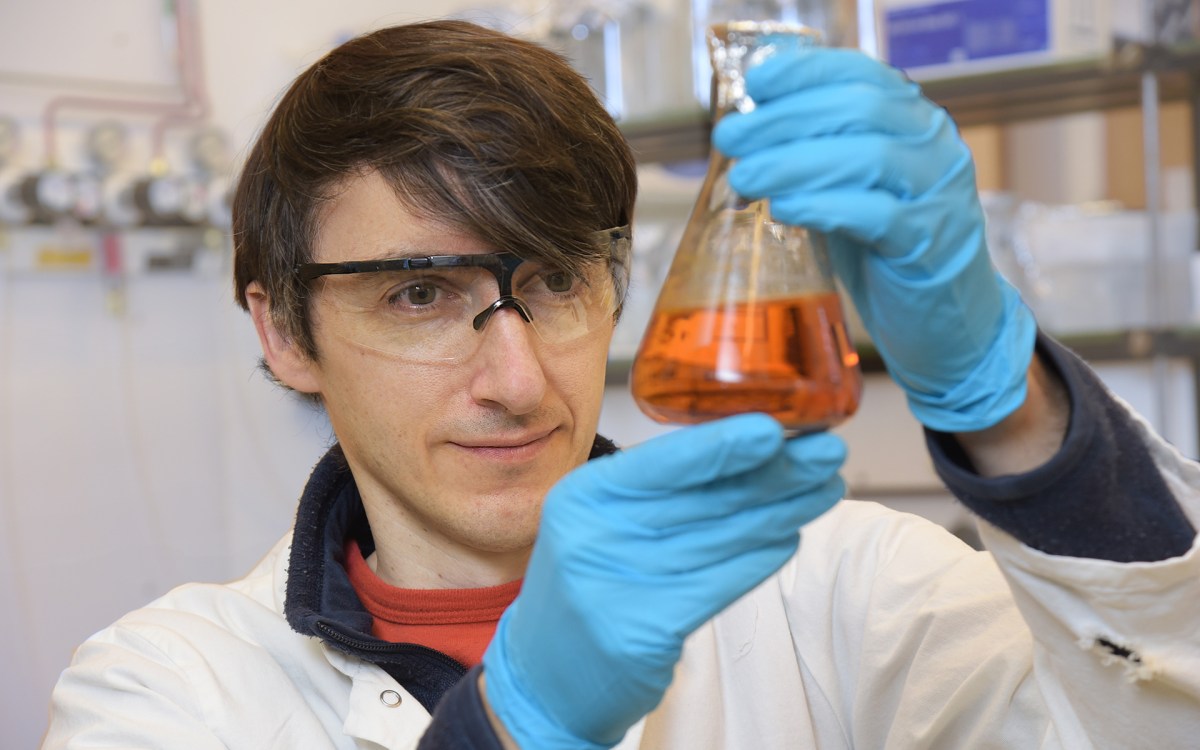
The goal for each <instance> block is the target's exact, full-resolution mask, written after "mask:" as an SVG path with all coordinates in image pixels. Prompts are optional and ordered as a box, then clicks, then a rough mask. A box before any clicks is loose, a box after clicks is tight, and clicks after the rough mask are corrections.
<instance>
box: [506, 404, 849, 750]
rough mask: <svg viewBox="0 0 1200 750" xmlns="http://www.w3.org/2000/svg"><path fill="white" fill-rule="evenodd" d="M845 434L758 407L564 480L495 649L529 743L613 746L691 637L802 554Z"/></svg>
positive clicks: (550, 502) (518, 728) (830, 498)
mask: <svg viewBox="0 0 1200 750" xmlns="http://www.w3.org/2000/svg"><path fill="white" fill-rule="evenodd" d="M844 459H845V448H844V445H843V443H842V442H841V440H840V439H839V438H838V437H836V436H834V435H831V434H828V433H825V434H817V435H810V436H806V437H800V438H793V439H791V440H785V439H784V437H783V430H782V428H781V427H780V425H779V423H778V422H776V421H775V420H773V419H771V418H770V417H767V416H764V415H762V414H744V415H739V416H736V417H730V418H728V419H723V420H719V421H715V422H710V423H708V424H703V425H699V426H696V427H687V428H683V429H680V430H677V431H675V432H671V433H667V434H666V435H662V436H660V437H657V438H654V439H652V440H649V441H647V442H645V443H643V444H641V445H638V446H636V447H633V448H630V449H628V450H625V451H623V452H621V453H616V454H613V455H611V456H605V457H602V458H596V459H593V460H591V461H589V462H588V463H586V464H585V465H583V466H581V467H579V468H578V469H576V470H575V471H573V472H571V473H570V474H568V475H567V476H566V477H564V478H563V479H562V480H561V481H560V482H559V483H558V484H556V485H555V486H554V488H553V489H551V491H550V493H549V494H548V495H547V497H546V503H545V507H544V508H543V511H542V523H541V528H540V531H539V533H538V539H537V543H536V544H535V545H534V548H533V555H532V557H531V558H530V561H529V568H528V570H527V571H526V574H525V582H524V584H522V587H521V593H520V595H519V596H518V597H517V599H516V601H514V602H513V604H512V606H510V607H509V608H508V610H507V611H506V612H505V613H504V616H503V617H502V618H501V619H500V624H499V626H498V627H497V629H496V635H495V637H494V638H493V639H492V643H491V645H490V646H489V647H488V650H487V652H486V653H485V654H484V656H483V668H484V676H485V677H486V680H487V688H486V692H487V696H488V701H489V703H490V704H491V706H492V708H493V710H494V711H495V712H496V714H497V715H498V716H499V717H500V719H501V721H502V722H503V723H504V725H505V727H507V728H508V730H509V732H510V733H511V734H512V736H513V738H514V739H515V740H516V741H517V744H519V745H520V746H521V747H522V748H526V750H534V748H537V749H539V750H542V749H545V750H558V749H560V748H562V749H564V750H565V749H566V748H571V750H580V749H581V748H604V747H610V746H612V745H614V744H616V743H617V742H619V741H620V739H621V737H622V736H624V734H625V731H626V730H627V729H628V728H629V727H630V726H632V725H633V724H634V723H635V722H636V721H637V720H638V719H640V718H641V717H642V716H644V715H645V714H647V713H649V712H650V711H651V710H652V709H653V708H654V707H655V706H656V705H658V703H659V701H660V700H661V699H662V695H663V692H664V691H665V690H666V688H667V686H668V685H669V684H670V682H671V677H672V673H673V670H674V667H675V663H676V662H677V661H678V660H679V657H680V653H681V649H682V647H683V641H684V639H685V638H686V637H687V636H688V634H690V633H691V632H692V631H694V630H695V629H696V628H698V627H699V626H700V625H701V624H703V623H704V622H705V621H707V620H709V619H710V618H711V617H712V616H713V615H715V614H717V613H718V612H720V611H721V610H722V609H724V608H725V607H726V606H728V605H729V604H731V603H732V602H733V601H735V600H736V599H738V598H739V597H741V596H742V595H743V594H745V593H746V592H748V591H750V590H751V589H752V588H754V587H755V586H756V585H757V584H759V583H760V582H762V581H763V580H764V579H765V578H767V577H768V576H769V575H770V574H771V573H773V572H774V571H775V570H777V569H778V568H779V567H780V566H781V565H783V563H784V562H786V561H787V559H788V558H789V557H790V556H791V555H792V554H793V553H794V552H795V550H796V545H797V541H798V539H799V537H798V534H797V530H798V529H799V528H800V526H802V525H803V524H805V523H807V522H808V521H810V520H812V519H813V518H815V517H817V516H818V515H820V514H821V513H823V512H825V511H826V510H828V509H829V508H830V507H831V506H832V505H833V504H834V503H836V502H837V500H838V499H839V498H840V497H841V496H842V491H843V484H842V480H841V477H840V476H838V473H837V472H838V469H839V468H840V467H841V465H842V462H843V460H844Z"/></svg>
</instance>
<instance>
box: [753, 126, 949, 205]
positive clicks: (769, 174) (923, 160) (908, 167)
mask: <svg viewBox="0 0 1200 750" xmlns="http://www.w3.org/2000/svg"><path fill="white" fill-rule="evenodd" d="M964 157H966V158H969V151H968V150H967V148H966V146H965V145H963V144H962V143H961V142H960V141H959V140H958V138H957V137H956V135H955V134H954V132H953V124H952V123H951V122H950V119H949V117H948V116H947V115H946V114H945V112H944V111H939V112H937V113H936V114H935V116H934V117H933V121H932V122H931V123H930V127H929V128H928V129H927V130H926V131H925V132H924V133H922V134H920V135H919V136H912V137H907V136H891V135H884V134H878V133H871V134H851V135H843V136H835V137H829V138H812V139H800V140H794V141H791V142H788V143H786V144H783V145H780V146H774V147H770V148H765V149H762V150H759V151H756V152H753V153H750V154H749V155H747V156H745V157H743V158H742V159H740V160H738V161H737V162H736V163H735V164H734V165H733V167H732V168H731V169H730V171H729V184H730V186H731V187H732V188H733V189H734V190H736V191H737V192H738V193H739V194H740V195H743V196H745V197H747V198H773V197H775V196H776V195H778V194H780V193H785V192H789V193H800V192H806V191H820V190H844V189H853V188H861V189H864V190H885V191H887V192H890V193H892V194H894V195H896V196H897V197H899V198H903V199H911V198H917V197H919V196H921V195H923V194H924V193H926V192H928V191H929V190H931V189H932V188H934V187H935V186H936V185H938V184H939V183H940V182H941V181H942V180H943V179H944V178H945V176H946V174H947V172H949V171H951V170H953V169H954V168H955V166H956V165H957V164H958V163H959V162H960V161H961V160H962V159H963V158H964Z"/></svg>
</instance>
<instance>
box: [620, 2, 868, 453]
mask: <svg viewBox="0 0 1200 750" xmlns="http://www.w3.org/2000/svg"><path fill="white" fill-rule="evenodd" d="M708 42H709V51H710V53H711V56H712V62H713V90H714V95H713V112H714V115H715V116H716V117H719V116H721V115H723V114H724V113H727V112H730V111H732V110H734V109H737V110H740V111H743V112H744V111H749V110H750V109H752V108H753V106H754V103H753V101H751V100H750V99H749V97H747V96H746V93H745V80H744V75H745V72H746V70H748V69H749V68H750V67H751V66H752V65H754V64H756V63H758V62H760V61H761V60H763V59H765V58H766V57H767V56H769V55H771V54H774V53H775V52H776V51H780V50H784V49H791V48H801V47H806V46H814V45H817V44H819V43H820V32H818V31H816V30H815V29H812V28H811V27H807V26H803V25H799V24H787V23H780V22H774V21H731V22H728V23H722V24H716V25H714V26H712V27H710V29H709V35H708ZM730 164H731V162H730V160H729V159H728V158H726V157H724V156H723V155H721V154H719V153H717V152H716V151H714V152H713V154H712V157H711V159H710V162H709V168H708V174H707V176H706V178H705V180H704V184H703V186H702V187H701V189H700V196H699V198H698V200H697V202H696V205H695V208H693V209H692V214H691V218H690V219H689V220H688V224H687V227H686V229H685V230H684V233H683V239H682V240H681V242H680V244H679V249H678V250H677V251H676V253H675V258H674V260H673V261H672V264H671V269H670V271H669V273H668V274H667V278H666V280H665V281H664V283H663V288H662V291H661V292H660V293H659V297H658V301H657V303H656V304H655V308H654V312H653V313H652V315H651V318H650V323H649V326H648V327H647V329H646V333H645V335H644V336H643V337H642V342H641V345H640V348H639V350H638V353H637V356H636V358H635V359H634V363H633V370H632V374H631V387H632V391H633V397H634V400H635V401H636V402H637V404H638V407H639V408H640V409H641V410H642V411H643V412H645V413H646V414H647V415H648V416H650V417H651V418H652V419H654V420H656V421H659V422H673V423H681V424H692V423H696V422H703V421H707V420H711V419H717V418H719V417H725V416H729V415H732V414H738V413H742V412H749V411H760V412H766V413H767V414H770V415H772V416H774V417H775V418H776V419H778V420H779V421H780V422H781V423H782V424H783V425H784V427H785V428H786V429H787V430H789V431H790V432H791V433H794V434H798V433H803V432H814V431H817V430H822V429H826V428H829V427H832V426H834V425H836V424H838V423H840V422H842V421H843V420H845V419H846V418H847V417H849V416H850V415H851V414H853V413H854V411H855V409H857V408H858V401H859V397H860V395H861V393H862V376H861V373H860V371H859V367H858V353H857V351H856V350H855V349H854V347H853V345H852V344H851V343H850V340H849V337H848V335H847V333H846V326H845V323H844V320H843V315H842V307H841V299H840V297H839V295H838V293H837V289H836V287H835V285H834V280H833V273H832V269H831V266H830V263H829V258H828V254H827V251H826V247H825V238H824V237H823V236H822V235H821V234H818V233H816V232H811V231H809V230H807V229H804V228H800V227H792V226H787V225H785V224H781V223H779V222H777V221H774V220H773V219H771V215H770V206H769V205H768V202H767V201H766V200H758V201H747V200H745V199H743V198H741V197H740V196H738V195H737V194H736V193H734V192H733V190H732V189H731V188H730V187H729V182H728V179H727V176H726V175H727V171H728V169H729V167H730Z"/></svg>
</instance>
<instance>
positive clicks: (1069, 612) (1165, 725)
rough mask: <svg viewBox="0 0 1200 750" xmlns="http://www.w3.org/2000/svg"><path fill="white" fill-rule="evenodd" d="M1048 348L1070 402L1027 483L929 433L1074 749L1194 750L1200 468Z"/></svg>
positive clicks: (1199, 652) (1199, 660)
mask: <svg viewBox="0 0 1200 750" xmlns="http://www.w3.org/2000/svg"><path fill="white" fill-rule="evenodd" d="M1039 350H1040V352H1041V356H1043V361H1047V362H1048V363H1049V364H1051V365H1052V366H1054V367H1055V368H1056V369H1058V371H1059V372H1060V374H1061V375H1062V377H1063V381H1064V382H1065V384H1066V386H1067V390H1068V392H1069V394H1070V397H1071V401H1072V418H1071V425H1070V427H1069V429H1068V434H1067V437H1066V439H1065V441H1064V445H1063V448H1062V450H1061V451H1060V454H1059V455H1058V456H1055V457H1054V458H1053V459H1052V460H1051V461H1050V462H1049V463H1048V464H1046V465H1045V466H1043V467H1040V468H1039V469H1037V470H1035V471H1034V472H1030V473H1029V474H1026V475H1022V476H1016V477H1004V478H998V479H983V478H980V477H978V476H975V475H974V474H973V473H972V472H971V471H970V468H969V465H966V464H964V461H963V458H962V456H960V455H959V456H956V455H955V454H954V451H953V446H952V445H950V444H949V443H948V441H947V440H946V439H945V437H944V436H936V435H933V436H931V440H930V447H931V453H932V455H933V457H934V461H935V466H936V467H937V469H938V472H939V474H940V475H941V476H942V478H943V479H944V480H945V481H946V484H947V486H948V487H949V488H950V489H951V491H953V492H954V494H955V495H956V496H958V497H959V499H960V500H962V501H963V503H964V504H966V505H967V506H968V507H970V508H971V509H972V510H973V511H975V512H976V513H977V514H978V515H979V516H980V517H981V518H982V519H983V520H981V522H980V533H981V537H982V539H983V540H984V543H985V544H986V546H987V548H988V549H989V550H990V552H991V553H992V555H993V557H994V558H995V560H996V561H997V563H998V564H999V567H1000V570H1001V572H1002V574H1003V576H1004V578H1005V579H1006V581H1007V583H1008V585H1009V587H1010V589H1011V590H1012V595H1013V598H1014V600H1015V602H1016V605H1017V608H1018V609H1019V611H1020V613H1021V616H1022V617H1023V618H1024V620H1025V622H1026V623H1027V624H1028V627H1029V631H1030V632H1031V633H1032V636H1033V652H1032V658H1033V668H1034V669H1033V674H1034V678H1035V680H1036V683H1037V686H1038V688H1039V691H1040V693H1041V696H1042V700H1043V701H1044V704H1045V710H1046V711H1047V715H1048V716H1049V717H1050V719H1051V721H1052V723H1053V725H1054V728H1055V734H1056V735H1057V736H1058V737H1061V738H1064V740H1066V739H1068V738H1069V739H1070V741H1065V742H1064V744H1065V746H1067V747H1077V746H1078V747H1088V746H1094V747H1112V748H1134V747H1147V748H1150V747H1154V748H1167V747H1172V748H1174V747H1180V748H1182V747H1189V746H1191V747H1194V746H1196V742H1197V737H1200V628H1198V627H1197V623H1200V550H1198V549H1197V547H1198V545H1197V540H1196V533H1195V527H1196V525H1197V523H1198V522H1200V467H1198V466H1197V464H1196V463H1195V462H1193V461H1190V460H1187V459H1185V458H1184V457H1183V456H1181V455H1180V454H1179V453H1178V452H1177V451H1176V450H1175V449H1174V448H1173V447H1172V446H1170V445H1169V444H1167V443H1166V442H1165V441H1164V440H1162V439H1161V438H1160V437H1158V436H1157V435H1156V434H1155V433H1154V431H1153V430H1152V429H1151V427H1150V425H1148V424H1147V423H1146V422H1145V420H1143V419H1141V418H1140V417H1139V416H1138V415H1136V414H1135V413H1134V412H1133V411H1132V410H1131V409H1129V407H1128V406H1127V405H1126V404H1124V403H1123V402H1121V401H1120V400H1119V399H1118V398H1117V397H1116V396H1114V395H1113V394H1111V393H1110V392H1109V391H1108V390H1107V389H1106V388H1105V387H1104V386H1103V385H1102V384H1101V382H1100V381H1099V379H1098V378H1097V377H1096V375H1095V374H1094V373H1092V372H1091V370H1090V369H1089V368H1087V366H1086V365H1084V364H1083V363H1082V362H1080V361H1079V360H1078V359H1077V358H1075V357H1074V356H1073V355H1071V354H1070V353H1069V352H1067V351H1066V350H1064V349H1063V348H1062V347H1061V346H1059V345H1057V344H1056V343H1054V342H1053V341H1050V340H1049V339H1047V338H1045V337H1043V338H1042V340H1041V341H1040V342H1039ZM1085 738H1086V739H1085ZM1086 743H1090V744H1086Z"/></svg>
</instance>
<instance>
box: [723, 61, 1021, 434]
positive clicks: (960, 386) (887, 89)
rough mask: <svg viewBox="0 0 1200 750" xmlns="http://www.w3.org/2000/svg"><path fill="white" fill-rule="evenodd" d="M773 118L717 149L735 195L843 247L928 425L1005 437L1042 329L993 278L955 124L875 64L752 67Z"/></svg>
mask: <svg viewBox="0 0 1200 750" xmlns="http://www.w3.org/2000/svg"><path fill="white" fill-rule="evenodd" d="M746 90H747V93H748V94H749V95H750V97H751V98H752V99H753V100H754V101H755V104H756V105H757V106H756V108H755V109H754V111H752V112H749V113H745V114H742V113H733V114H729V115H726V116H725V117H723V118H722V119H721V120H720V122H718V123H717V126H716V127H715V128H714V132H713V144H714V146H715V147H716V148H717V149H718V150H720V151H721V152H722V153H724V154H725V155H727V156H729V157H732V158H734V159H736V160H737V162H736V163H735V164H734V166H733V168H732V169H731V170H730V173H729V183H730V186H731V187H732V188H733V189H734V190H736V191H737V192H738V193H739V194H741V195H743V196H745V197H748V198H764V197H765V198H769V199H770V205H771V213H772V215H773V216H774V217H775V219H777V220H778V221H781V222H784V223H787V224H795V225H803V226H806V227H809V228H810V229H815V230H818V231H822V232H824V233H826V234H827V236H828V238H829V245H830V256H831V261H832V263H833V265H834V268H835V270H836V272H837V274H838V276H839V277H840V278H841V280H842V283H843V284H844V286H845V287H846V289H847V291H849V293H850V295H851V296H852V297H853V300H854V305H855V307H856V308H857V310H858V313H859V316H860V317H861V318H862V320H863V324H864V326H865V327H866V329H867V332H868V333H869V334H870V335H871V339H872V341H873V342H874V344H875V346H876V348H877V349H878V350H879V353H880V355H881V356H882V357H883V360H884V362H885V363H886V365H887V368H888V371H889V372H890V373H891V375H892V377H893V379H895V380H896V382H898V383H899V384H900V386H901V387H903V388H904V390H905V392H906V394H907V397H908V403H909V407H910V409H911V410H912V412H913V414H914V415H915V416H916V417H917V419H918V420H920V421H921V422H922V423H924V424H925V425H926V426H928V427H930V428H932V429H935V430H942V431H946V432H958V431H970V430H979V429H983V428H986V427H990V426H992V425H994V424H996V423H997V422H999V421H1000V420H1001V419H1003V418H1004V417H1005V416H1007V415H1008V414H1010V413H1011V412H1012V411H1014V410H1015V409H1016V408H1017V407H1018V406H1020V405H1021V403H1022V402H1023V401H1024V399H1025V375H1026V370H1027V369H1028V367H1029V363H1030V360H1031V358H1032V353H1033V344H1034V338H1035V335H1036V326H1035V323H1034V320H1033V316H1032V314H1031V313H1030V311H1029V309H1028V308H1027V307H1026V306H1025V305H1024V304H1023V303H1022V302H1021V299H1020V297H1019V295H1018V294H1017V292H1016V291H1015V290H1014V289H1013V288H1012V287H1011V286H1010V285H1009V284H1007V283H1006V282H1005V281H1004V280H1003V278H1002V277H1000V276H999V274H998V273H996V271H995V270H994V269H993V268H992V265H991V259H990V258H989V256H988V250H987V245H986V242H985V237H984V216H983V210H982V208H981V207H980V205H979V198H978V193H977V192H976V187H975V167H974V163H973V162H972V160H971V154H970V152H969V151H968V150H967V147H966V145H965V144H963V142H962V141H961V140H960V139H959V137H958V132H957V130H956V128H955V126H954V123H953V122H952V121H951V120H950V117H949V116H948V115H947V114H946V112H945V110H943V109H941V108H939V107H937V106H936V105H934V104H932V103H931V102H929V101H928V100H927V99H925V98H924V97H922V95H921V92H920V89H919V88H918V86H917V85H916V84H914V83H912V82H910V81H909V80H908V79H907V78H905V77H904V75H903V74H902V73H900V72H899V71H897V70H895V69H893V68H891V67H888V66H886V65H884V64H882V63H879V62H877V61H875V60H872V59H871V58H869V57H867V56H866V55H863V54H862V53H860V52H857V51H854V50H846V49H816V50H807V51H800V52H795V53H780V54H777V55H775V56H773V57H770V58H768V59H767V60H766V61H764V62H763V63H762V64H760V65H758V66H757V67H755V68H752V69H751V70H750V71H749V73H748V74H747V76H746Z"/></svg>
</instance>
